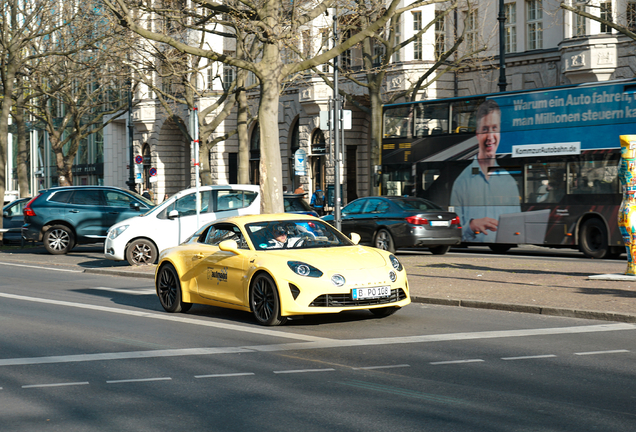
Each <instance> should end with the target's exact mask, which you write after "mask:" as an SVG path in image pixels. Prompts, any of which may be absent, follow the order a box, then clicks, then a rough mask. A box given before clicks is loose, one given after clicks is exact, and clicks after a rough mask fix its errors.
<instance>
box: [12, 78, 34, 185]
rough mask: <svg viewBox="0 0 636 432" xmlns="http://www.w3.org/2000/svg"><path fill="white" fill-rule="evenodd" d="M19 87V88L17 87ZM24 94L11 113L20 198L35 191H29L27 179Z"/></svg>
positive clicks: (19, 97) (21, 94)
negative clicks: (16, 137) (15, 140)
mask: <svg viewBox="0 0 636 432" xmlns="http://www.w3.org/2000/svg"><path fill="white" fill-rule="evenodd" d="M19 87H21V86H19ZM23 106H24V93H22V92H20V95H19V96H18V101H17V104H16V107H15V111H14V113H13V119H14V120H15V125H16V127H17V129H18V154H17V155H16V160H17V167H16V168H17V171H18V188H19V190H20V198H24V197H28V196H31V194H35V191H33V192H31V191H30V190H29V178H28V172H29V169H28V166H29V151H28V148H27V131H26V123H25V121H24V108H23Z"/></svg>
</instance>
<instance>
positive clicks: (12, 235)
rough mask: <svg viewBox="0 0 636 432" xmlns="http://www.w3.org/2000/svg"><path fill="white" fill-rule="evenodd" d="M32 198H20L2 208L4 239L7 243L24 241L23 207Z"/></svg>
mask: <svg viewBox="0 0 636 432" xmlns="http://www.w3.org/2000/svg"><path fill="white" fill-rule="evenodd" d="M30 199H31V198H20V199H17V200H15V201H12V202H10V203H9V204H7V205H5V206H4V207H3V208H2V230H3V237H2V239H3V241H4V243H5V244H8V243H21V242H22V225H24V215H23V214H22V209H23V208H24V206H25V205H26V203H27V202H28V201H29V200H30Z"/></svg>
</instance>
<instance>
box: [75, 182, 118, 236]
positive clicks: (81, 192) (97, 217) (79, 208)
mask: <svg viewBox="0 0 636 432" xmlns="http://www.w3.org/2000/svg"><path fill="white" fill-rule="evenodd" d="M65 207H66V209H65V211H64V213H65V214H64V218H65V219H66V220H67V221H68V222H69V223H70V224H71V225H72V226H73V227H74V228H75V233H76V234H77V236H78V237H79V238H80V239H82V241H84V240H85V239H95V240H96V241H101V240H103V239H105V238H106V231H107V230H108V228H109V227H110V226H111V225H112V224H110V221H111V220H112V218H111V217H110V216H109V215H108V214H107V208H106V205H105V203H104V197H103V195H102V191H101V190H100V189H93V188H85V189H84V188H83V189H77V190H75V191H74V192H73V196H72V197H71V198H70V200H69V202H68V205H66V206H65Z"/></svg>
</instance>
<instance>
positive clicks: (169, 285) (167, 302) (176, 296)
mask: <svg viewBox="0 0 636 432" xmlns="http://www.w3.org/2000/svg"><path fill="white" fill-rule="evenodd" d="M156 284H157V295H158V296H159V301H160V302H161V306H163V308H164V309H165V310H166V311H167V312H187V311H189V310H190V308H191V307H192V303H185V302H184V301H182V299H181V283H180V282H179V276H178V275H177V271H176V270H175V268H174V267H173V266H172V264H165V265H164V266H163V267H161V270H159V275H158V276H157V281H156Z"/></svg>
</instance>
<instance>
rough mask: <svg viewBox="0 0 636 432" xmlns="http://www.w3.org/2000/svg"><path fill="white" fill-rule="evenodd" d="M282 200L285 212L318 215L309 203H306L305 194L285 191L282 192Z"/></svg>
mask: <svg viewBox="0 0 636 432" xmlns="http://www.w3.org/2000/svg"><path fill="white" fill-rule="evenodd" d="M283 201H284V202H285V213H296V214H306V215H311V216H316V217H317V216H318V214H317V213H316V212H315V211H314V210H313V209H312V208H311V207H310V206H309V204H307V201H306V200H305V194H294V193H286V194H283Z"/></svg>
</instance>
